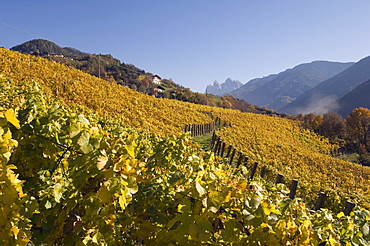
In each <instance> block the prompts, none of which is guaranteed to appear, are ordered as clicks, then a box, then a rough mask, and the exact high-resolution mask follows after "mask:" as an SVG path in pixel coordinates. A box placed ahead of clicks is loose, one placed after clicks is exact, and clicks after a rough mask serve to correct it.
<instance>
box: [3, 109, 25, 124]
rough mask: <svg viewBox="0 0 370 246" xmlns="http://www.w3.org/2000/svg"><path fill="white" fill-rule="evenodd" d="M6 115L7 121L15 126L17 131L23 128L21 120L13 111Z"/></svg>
mask: <svg viewBox="0 0 370 246" xmlns="http://www.w3.org/2000/svg"><path fill="white" fill-rule="evenodd" d="M4 115H5V118H6V119H7V121H9V122H10V123H11V124H12V125H13V126H15V127H16V128H17V129H19V128H21V126H20V125H19V120H18V119H17V116H16V115H15V113H14V111H13V110H12V109H8V110H7V111H5V113H4Z"/></svg>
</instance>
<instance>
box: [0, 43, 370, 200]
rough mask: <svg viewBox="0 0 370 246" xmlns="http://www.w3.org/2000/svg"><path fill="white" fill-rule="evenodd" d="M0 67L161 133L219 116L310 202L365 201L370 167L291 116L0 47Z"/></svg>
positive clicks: (237, 140) (230, 133)
mask: <svg viewBox="0 0 370 246" xmlns="http://www.w3.org/2000/svg"><path fill="white" fill-rule="evenodd" d="M0 73H1V74H4V75H5V76H6V77H8V78H10V79H12V83H14V84H17V83H18V84H19V83H22V82H23V81H31V80H34V81H37V83H38V84H39V85H40V87H42V90H43V91H44V92H46V93H47V94H49V95H51V96H56V97H59V98H61V99H62V100H63V101H64V102H65V103H66V104H75V105H82V106H86V107H88V108H90V109H92V110H94V111H96V112H97V113H99V114H101V115H105V116H110V117H114V118H118V119H122V121H123V123H124V124H127V125H131V126H134V127H137V128H139V129H144V130H146V131H149V132H153V133H158V134H161V135H165V134H169V133H179V132H181V131H182V128H183V127H184V125H186V124H190V123H198V124H200V123H207V122H210V121H212V120H213V118H214V117H216V116H219V117H221V118H222V119H223V120H224V121H225V122H230V123H232V127H227V128H223V129H222V130H220V131H219V134H220V135H221V136H222V138H223V139H224V140H225V141H226V142H227V143H230V144H233V145H235V147H236V148H237V149H238V150H242V151H243V152H244V153H245V154H247V155H248V156H250V158H251V160H252V161H259V162H260V163H261V165H268V166H269V168H270V169H271V170H272V172H271V175H272V173H274V175H275V174H276V173H277V172H280V173H282V174H284V175H285V177H286V179H287V181H288V182H290V180H288V179H293V178H295V179H298V180H299V181H300V186H301V187H304V189H302V190H301V191H300V194H301V195H302V196H304V197H306V198H309V199H311V202H312V203H313V202H314V200H315V199H316V196H317V193H318V192H320V191H325V192H327V193H328V195H330V193H333V194H334V196H330V197H331V198H330V199H334V198H335V199H334V200H333V201H328V202H331V203H339V196H337V195H340V197H341V198H343V199H347V198H348V199H351V200H353V201H359V202H360V204H367V205H366V206H368V204H370V202H369V198H366V197H368V194H369V193H368V191H367V186H368V184H369V183H368V178H369V176H370V175H369V174H370V171H369V169H368V168H363V167H361V166H359V165H354V164H352V163H348V162H343V161H339V160H336V159H334V158H332V157H330V156H329V155H327V153H329V152H330V150H331V149H332V148H333V146H332V145H330V144H329V143H328V142H327V141H326V140H324V139H322V138H319V137H318V136H316V135H315V134H313V133H311V132H309V131H306V130H303V129H301V128H300V127H299V126H298V125H297V124H296V123H295V122H294V121H290V120H286V119H281V118H277V117H276V118H274V117H268V116H262V115H256V114H248V113H240V112H238V111H234V110H226V109H221V108H215V107H207V106H202V105H196V104H190V103H185V102H180V101H176V100H168V99H157V98H153V97H150V96H147V95H144V94H141V93H137V92H134V91H132V90H130V89H128V88H124V87H122V86H119V85H116V84H114V83H109V82H107V81H104V80H100V79H98V78H96V77H93V76H90V75H88V74H85V73H83V72H81V71H79V70H75V69H71V68H67V67H65V66H64V65H61V64H58V63H52V62H49V61H47V60H45V59H42V58H37V57H32V56H28V55H23V54H20V53H17V52H12V51H9V50H7V49H0Z"/></svg>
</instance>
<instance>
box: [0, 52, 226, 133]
mask: <svg viewBox="0 0 370 246" xmlns="http://www.w3.org/2000/svg"><path fill="white" fill-rule="evenodd" d="M0 74H4V75H5V76H6V77H7V78H10V79H12V80H13V82H15V83H22V81H31V80H34V81H36V82H37V83H38V84H39V85H40V86H41V87H42V90H43V91H44V92H45V93H47V94H48V95H50V96H56V97H59V98H61V99H62V100H63V101H64V102H65V103H66V104H76V105H81V106H86V107H88V108H90V109H92V110H94V111H96V112H97V113H99V114H101V115H105V116H109V117H114V118H119V119H122V120H123V122H124V123H125V124H127V125H131V126H134V127H137V128H140V129H144V130H147V131H149V132H156V133H158V134H168V133H178V132H179V131H182V128H183V127H184V126H185V125H186V124H193V123H195V124H200V123H207V122H210V121H211V120H212V119H211V118H210V117H209V116H208V114H204V113H201V112H200V111H208V112H210V111H220V110H221V111H222V112H227V111H225V110H223V109H217V108H212V107H205V106H201V105H196V104H191V103H186V102H179V101H175V100H169V99H158V98H153V97H151V96H148V95H145V94H142V93H138V92H135V91H132V90H130V89H128V88H124V87H122V86H120V85H117V84H115V83H110V82H107V81H104V80H102V79H99V78H96V77H94V76H91V75H88V74H86V73H83V72H81V71H79V70H76V69H72V68H68V67H66V66H64V65H61V64H58V63H55V62H50V61H48V60H46V59H43V58H39V57H33V56H29V55H23V54H20V53H18V52H13V51H10V50H7V49H4V48H1V49H0ZM231 112H232V111H231Z"/></svg>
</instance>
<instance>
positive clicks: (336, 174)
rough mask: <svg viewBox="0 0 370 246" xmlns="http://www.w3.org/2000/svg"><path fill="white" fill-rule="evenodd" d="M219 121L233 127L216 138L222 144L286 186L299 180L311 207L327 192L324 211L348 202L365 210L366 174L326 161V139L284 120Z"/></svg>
mask: <svg viewBox="0 0 370 246" xmlns="http://www.w3.org/2000/svg"><path fill="white" fill-rule="evenodd" d="M221 117H222V118H223V120H225V121H227V122H230V123H232V124H233V127H227V128H223V129H221V130H220V131H219V132H218V134H219V135H221V136H222V139H223V140H224V141H225V142H227V143H230V144H233V145H235V147H236V148H237V149H238V150H241V151H243V153H244V154H246V155H248V156H249V157H250V158H251V160H252V161H258V162H260V163H261V165H267V166H268V168H269V169H270V170H271V173H274V175H276V174H277V172H279V173H281V174H283V175H284V176H285V178H286V182H287V183H290V182H291V180H292V179H298V180H299V182H300V186H301V187H302V188H303V189H301V190H300V192H299V193H300V195H302V196H303V197H305V199H306V200H307V199H309V200H311V204H314V202H315V200H316V199H317V195H318V193H319V192H326V194H327V195H328V196H329V198H328V201H327V205H328V206H331V205H334V206H333V207H341V206H343V205H342V204H341V202H343V200H344V199H350V200H352V201H356V202H359V203H360V204H362V205H364V206H366V207H369V205H370V198H369V194H370V192H369V190H368V188H369V177H370V169H369V168H368V167H362V166H361V165H358V164H353V163H350V162H345V161H341V160H337V159H335V158H333V157H331V156H330V155H328V153H329V152H330V150H331V149H332V148H333V147H334V146H332V145H330V144H329V143H328V141H327V140H326V139H323V138H320V137H319V136H317V135H315V134H313V133H311V132H309V131H308V130H304V129H302V128H300V127H299V126H298V125H297V123H296V122H294V121H291V120H287V119H282V118H277V117H276V118H274V117H266V116H263V115H256V114H249V113H240V114H238V115H223V116H221ZM275 177H276V176H275ZM339 197H340V198H339ZM341 199H342V201H340V200H341ZM335 203H337V204H335Z"/></svg>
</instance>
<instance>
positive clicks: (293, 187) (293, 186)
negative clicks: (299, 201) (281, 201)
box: [289, 179, 298, 200]
mask: <svg viewBox="0 0 370 246" xmlns="http://www.w3.org/2000/svg"><path fill="white" fill-rule="evenodd" d="M297 187H298V180H296V179H293V180H292V184H291V185H290V193H289V198H290V199H292V200H293V199H294V197H295V195H296V192H297Z"/></svg>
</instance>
